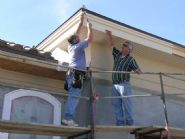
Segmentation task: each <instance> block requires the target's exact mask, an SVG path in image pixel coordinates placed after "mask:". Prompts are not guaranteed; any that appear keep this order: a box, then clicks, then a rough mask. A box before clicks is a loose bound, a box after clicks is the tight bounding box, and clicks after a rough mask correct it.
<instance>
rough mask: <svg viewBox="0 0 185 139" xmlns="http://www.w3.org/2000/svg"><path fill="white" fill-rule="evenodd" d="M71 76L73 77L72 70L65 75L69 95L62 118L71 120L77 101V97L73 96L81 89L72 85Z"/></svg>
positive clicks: (77, 94) (78, 93) (73, 116)
mask: <svg viewBox="0 0 185 139" xmlns="http://www.w3.org/2000/svg"><path fill="white" fill-rule="evenodd" d="M73 77H74V72H73V71H72V72H71V73H70V75H66V81H67V83H68V93H69V96H68V98H67V103H66V109H65V112H64V119H66V120H73V119H74V118H75V112H76V107H77V105H78V103H79V99H78V98H75V97H73V96H79V95H80V90H81V89H80V88H74V87H73V86H72V82H73Z"/></svg>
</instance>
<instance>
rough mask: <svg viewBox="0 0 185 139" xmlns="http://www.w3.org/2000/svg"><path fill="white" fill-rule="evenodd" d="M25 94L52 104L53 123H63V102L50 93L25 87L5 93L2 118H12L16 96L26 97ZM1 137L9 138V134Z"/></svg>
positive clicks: (54, 138) (0, 135)
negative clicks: (12, 108) (13, 102)
mask: <svg viewBox="0 0 185 139" xmlns="http://www.w3.org/2000/svg"><path fill="white" fill-rule="evenodd" d="M24 96H32V97H38V98H40V99H43V100H46V101H47V102H49V103H50V104H52V105H53V107H54V116H53V124H55V125H60V124H61V103H60V102H59V101H58V100H57V99H56V98H54V97H53V96H51V95H50V94H48V93H42V92H38V91H34V90H24V89H18V90H15V91H12V92H10V93H8V94H6V95H5V97H4V105H3V112H2V120H10V115H11V106H12V101H13V100H14V99H16V98H19V97H24ZM0 137H1V138H3V139H8V134H7V133H1V134H0ZM53 139H60V137H53Z"/></svg>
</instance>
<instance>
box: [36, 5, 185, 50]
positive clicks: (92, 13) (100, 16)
mask: <svg viewBox="0 0 185 139" xmlns="http://www.w3.org/2000/svg"><path fill="white" fill-rule="evenodd" d="M81 10H82V11H85V12H86V13H88V14H91V15H94V16H97V17H99V18H102V19H104V20H108V21H110V22H113V23H116V24H118V25H121V26H123V27H126V28H129V29H132V30H135V31H138V32H140V33H144V34H146V35H149V36H151V37H154V38H157V39H160V40H162V41H166V42H169V43H171V44H174V45H177V46H179V47H182V48H185V45H182V44H179V43H177V42H174V41H171V40H168V39H165V38H162V37H160V36H157V35H154V34H152V33H149V32H146V31H143V30H141V29H138V28H135V27H132V26H130V25H127V24H124V23H121V22H119V21H117V20H114V19H111V18H109V17H106V16H104V15H101V14H98V13H96V12H93V11H90V10H88V9H84V8H80V9H79V10H78V11H76V12H75V13H74V14H73V15H72V16H71V17H70V18H68V19H67V20H66V21H65V22H64V23H62V24H61V25H60V26H59V27H58V28H57V29H55V30H54V31H53V32H52V33H51V34H50V35H48V36H47V37H46V38H45V39H44V40H42V41H41V42H40V43H39V44H38V45H37V46H36V47H38V46H39V45H40V44H41V43H42V42H44V41H45V40H46V39H47V38H49V37H50V36H51V35H52V34H54V33H55V32H56V31H57V30H58V29H59V28H60V27H61V26H63V25H64V24H65V23H66V22H67V21H69V20H70V19H71V18H72V17H73V16H75V15H76V14H77V13H78V12H79V11H81Z"/></svg>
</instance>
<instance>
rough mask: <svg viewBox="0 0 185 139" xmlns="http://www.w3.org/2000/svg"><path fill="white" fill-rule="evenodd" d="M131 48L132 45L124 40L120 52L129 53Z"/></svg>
mask: <svg viewBox="0 0 185 139" xmlns="http://www.w3.org/2000/svg"><path fill="white" fill-rule="evenodd" d="M132 50H133V46H132V44H131V42H130V41H125V42H124V43H123V45H122V51H121V52H122V54H123V55H128V54H129V53H131V52H132Z"/></svg>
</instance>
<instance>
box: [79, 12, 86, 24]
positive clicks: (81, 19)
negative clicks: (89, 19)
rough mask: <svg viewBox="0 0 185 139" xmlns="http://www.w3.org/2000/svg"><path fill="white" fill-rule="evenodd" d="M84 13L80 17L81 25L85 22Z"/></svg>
mask: <svg viewBox="0 0 185 139" xmlns="http://www.w3.org/2000/svg"><path fill="white" fill-rule="evenodd" d="M84 14H85V13H84V12H83V13H82V14H81V15H80V23H83V20H84Z"/></svg>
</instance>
